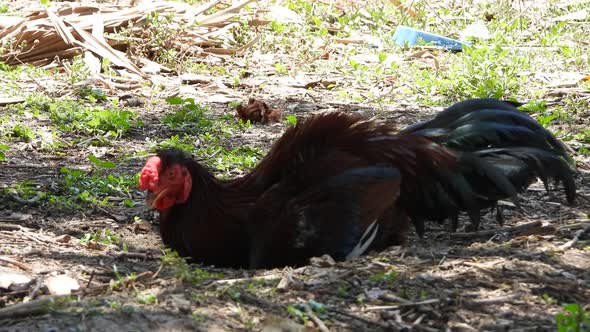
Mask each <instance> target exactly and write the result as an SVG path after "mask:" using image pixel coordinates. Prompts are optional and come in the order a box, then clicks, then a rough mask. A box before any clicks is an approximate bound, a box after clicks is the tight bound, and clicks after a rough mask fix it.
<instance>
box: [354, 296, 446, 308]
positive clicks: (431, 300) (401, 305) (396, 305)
mask: <svg viewBox="0 0 590 332" xmlns="http://www.w3.org/2000/svg"><path fill="white" fill-rule="evenodd" d="M438 302H440V300H439V299H429V300H424V301H420V302H409V303H406V302H404V303H400V304H394V305H380V306H374V307H367V308H365V310H364V311H375V310H392V309H399V308H401V307H411V306H421V305H425V304H432V303H438Z"/></svg>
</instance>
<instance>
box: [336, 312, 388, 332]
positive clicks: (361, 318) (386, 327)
mask: <svg viewBox="0 0 590 332" xmlns="http://www.w3.org/2000/svg"><path fill="white" fill-rule="evenodd" d="M326 310H328V311H330V312H333V313H335V314H338V315H341V316H346V317H348V318H352V319H355V320H358V321H360V322H363V323H365V324H367V325H374V326H378V327H380V328H382V329H385V330H387V331H399V329H394V328H393V327H392V326H390V325H389V324H384V323H381V322H377V321H374V320H371V319H367V318H365V317H361V316H357V315H354V314H351V313H349V312H346V311H342V310H339V309H334V308H326Z"/></svg>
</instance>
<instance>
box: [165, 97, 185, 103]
mask: <svg viewBox="0 0 590 332" xmlns="http://www.w3.org/2000/svg"><path fill="white" fill-rule="evenodd" d="M166 102H167V103H168V104H170V105H180V104H182V98H180V97H170V98H166Z"/></svg>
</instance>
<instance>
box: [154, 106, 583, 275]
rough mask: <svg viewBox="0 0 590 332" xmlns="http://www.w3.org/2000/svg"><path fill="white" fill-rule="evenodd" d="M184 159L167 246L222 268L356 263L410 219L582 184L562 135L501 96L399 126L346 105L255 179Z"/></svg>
mask: <svg viewBox="0 0 590 332" xmlns="http://www.w3.org/2000/svg"><path fill="white" fill-rule="evenodd" d="M159 155H160V156H161V158H162V160H163V163H164V165H166V164H171V163H180V164H182V165H186V166H187V167H188V169H189V171H190V173H191V176H192V178H193V185H192V191H191V195H190V197H189V200H188V201H187V202H186V203H184V204H178V205H176V206H173V207H172V208H170V209H169V210H167V211H164V212H162V214H161V234H162V238H163V241H164V243H165V244H167V245H168V246H170V247H171V248H173V249H175V250H178V251H179V252H180V253H181V254H182V255H185V256H191V257H193V258H194V259H195V260H196V261H200V262H203V263H206V264H213V265H217V266H232V267H251V268H260V267H277V266H284V265H302V264H305V263H306V262H307V259H309V258H310V257H312V256H319V255H321V254H330V255H331V256H333V257H334V258H335V259H337V260H344V259H350V258H352V257H355V256H357V255H358V254H362V253H365V252H367V251H369V250H371V249H382V248H385V247H386V246H388V245H392V244H396V243H400V242H401V241H402V240H403V237H404V232H405V230H406V229H407V225H408V221H409V220H412V221H413V223H414V225H415V226H416V230H417V231H418V233H420V234H421V233H423V232H424V220H437V221H441V220H444V219H446V218H454V219H456V218H457V216H458V215H459V213H461V212H467V213H468V215H469V216H470V217H471V219H472V221H473V223H474V225H475V227H477V223H478V222H479V214H480V210H481V209H483V208H487V207H491V206H494V205H495V204H496V202H497V201H498V200H500V199H516V195H517V193H518V192H521V191H522V190H524V189H525V188H526V187H527V186H528V185H529V184H530V183H531V182H532V181H533V180H535V179H536V178H537V177H540V178H542V179H544V180H546V179H550V178H553V179H557V180H560V181H562V182H563V183H565V188H566V194H567V198H568V201H570V202H571V201H572V200H573V198H574V196H575V185H574V183H573V179H572V176H571V172H570V171H569V168H568V165H567V163H566V162H565V161H563V159H561V157H563V156H566V154H565V152H564V150H563V148H562V147H561V146H560V145H559V143H558V142H557V140H556V139H555V138H554V137H553V136H552V135H551V134H549V133H548V132H547V131H546V130H545V129H544V128H543V127H541V126H540V125H539V124H538V123H536V122H535V121H534V120H533V119H531V118H530V117H528V115H526V114H524V113H521V112H520V111H518V110H517V109H515V108H514V107H513V106H511V105H509V104H506V103H502V102H499V101H495V100H488V99H480V100H470V101H466V102H464V103H463V104H461V103H459V104H456V105H454V106H452V107H450V108H449V109H447V110H446V111H443V112H441V113H440V114H439V115H438V116H437V117H436V118H434V119H433V120H431V121H429V122H425V123H422V124H417V125H414V126H411V127H408V128H407V129H405V130H403V131H401V132H399V133H398V132H396V130H395V128H394V127H392V126H391V125H387V124H379V123H375V122H371V121H367V120H365V119H362V118H360V117H359V116H356V115H351V114H344V113H327V114H320V115H315V116H311V117H309V118H308V119H306V120H304V121H301V122H299V123H298V124H297V125H296V126H294V127H291V128H289V129H287V130H286V132H285V133H284V135H283V136H282V137H281V138H279V140H278V141H277V142H275V144H274V145H273V146H272V147H271V149H270V152H269V153H268V154H267V155H266V156H265V158H264V159H263V160H262V161H261V162H260V164H259V165H258V166H257V167H256V168H254V169H253V170H252V171H251V172H249V173H248V174H247V175H245V176H243V177H240V178H237V179H234V180H231V181H225V182H223V181H219V180H217V179H215V178H214V177H213V176H212V175H211V174H210V173H208V172H207V171H206V170H205V169H204V168H203V167H202V166H201V165H199V164H198V163H197V162H195V161H193V160H192V159H190V158H188V157H186V156H184V155H183V154H182V153H179V152H176V151H166V152H161V153H160V154H159Z"/></svg>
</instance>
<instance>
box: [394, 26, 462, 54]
mask: <svg viewBox="0 0 590 332" xmlns="http://www.w3.org/2000/svg"><path fill="white" fill-rule="evenodd" d="M393 38H394V39H395V43H396V44H398V45H399V46H402V47H403V46H405V45H408V46H415V45H416V44H417V43H418V39H421V40H423V41H424V42H426V43H432V44H433V45H435V46H440V47H444V48H446V49H447V50H451V51H461V50H463V44H462V43H461V42H460V41H458V40H456V39H451V38H447V37H443V36H439V35H435V34H433V33H430V32H425V31H421V30H418V29H414V28H410V27H406V26H403V25H400V26H398V27H397V29H395V33H394V34H393Z"/></svg>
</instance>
